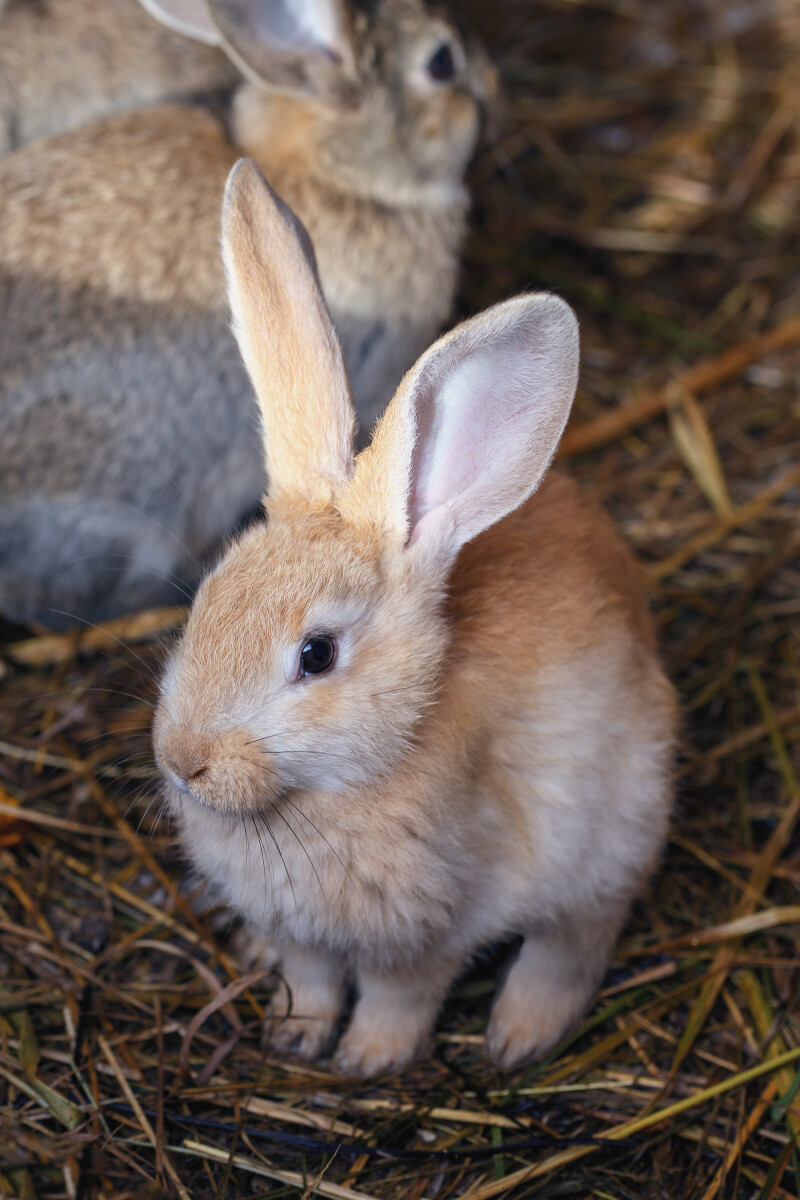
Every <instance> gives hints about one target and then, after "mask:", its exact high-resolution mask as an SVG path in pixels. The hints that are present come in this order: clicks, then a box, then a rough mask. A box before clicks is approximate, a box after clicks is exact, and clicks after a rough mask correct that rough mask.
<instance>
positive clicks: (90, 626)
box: [49, 608, 158, 686]
mask: <svg viewBox="0 0 800 1200" xmlns="http://www.w3.org/2000/svg"><path fill="white" fill-rule="evenodd" d="M49 611H50V612H52V613H55V614H56V616H59V617H66V618H67V619H68V620H70V621H78V622H79V623H80V624H81V625H85V626H86V627H87V628H88V629H98V630H99V631H100V632H101V633H103V634H107V635H108V637H110V638H112V639H113V640H114V641H115V642H116V643H117V644H118V645H119V646H121V647H122V649H123V650H128V651H130V653H131V654H132V655H133V657H134V658H135V659H136V660H137V662H140V663H141V664H142V666H143V667H144V669H145V671H146V672H147V674H148V675H149V676H150V678H151V679H152V680H153V682H154V683H155V684H156V686H157V685H158V677H157V676H156V674H155V672H154V671H152V670H151V668H150V667H149V666H148V665H147V663H146V662H145V660H144V659H143V658H142V656H141V654H137V653H136V651H135V650H134V649H133V647H132V646H130V645H129V644H128V643H127V642H123V640H122V638H119V637H117V635H116V634H115V633H111V631H110V630H109V629H104V628H103V626H102V625H98V624H96V622H94V621H87V620H86V618H85V617H79V616H78V615H77V614H76V613H70V612H65V611H64V610H63V609H60V608H51V609H50V610H49Z"/></svg>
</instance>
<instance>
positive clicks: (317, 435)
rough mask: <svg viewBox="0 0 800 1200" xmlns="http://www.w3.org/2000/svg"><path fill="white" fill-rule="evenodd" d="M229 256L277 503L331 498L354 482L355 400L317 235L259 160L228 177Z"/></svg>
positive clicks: (239, 335) (237, 325) (234, 304)
mask: <svg viewBox="0 0 800 1200" xmlns="http://www.w3.org/2000/svg"><path fill="white" fill-rule="evenodd" d="M222 253H223V259H224V262H225V271H226V275H227V279H228V298H229V300H230V306H231V312H232V315H233V327H234V332H235V334H236V339H237V341H238V343H239V349H240V350H241V353H242V358H243V359H244V363H245V366H246V367H247V370H248V373H249V375H250V378H251V380H252V383H253V387H254V388H255V393H256V399H257V400H258V404H259V408H260V409H261V416H262V418H263V431H264V441H265V453H266V460H267V473H268V476H269V494H270V498H271V500H277V499H290V500H292V501H295V500H299V501H301V502H303V501H305V502H308V503H311V504H327V503H330V501H331V498H332V496H333V495H334V494H335V492H337V491H338V490H339V488H340V487H341V486H342V484H343V483H344V482H345V481H346V480H347V479H349V477H350V474H351V471H352V462H353V427H354V416H353V406H352V402H351V399H350V383H349V380H348V377H347V370H346V368H345V364H344V357H343V355H342V348H341V345H340V343H339V339H338V337H337V335H336V331H335V330H334V328H333V323H332V321H331V318H330V315H329V313H328V309H327V307H326V304H325V300H324V298H323V295H322V292H321V290H320V286H319V280H318V278H317V269H316V263H315V260H314V250H313V248H312V245H311V241H310V239H309V236H308V234H307V233H306V231H305V229H304V228H303V226H302V225H301V223H300V221H299V220H298V219H297V217H296V216H295V215H294V213H293V212H292V211H291V209H290V208H288V207H287V205H285V204H284V203H283V201H282V200H280V199H279V197H278V196H276V194H275V193H274V192H273V191H272V189H271V188H270V187H269V185H268V184H267V182H266V180H265V179H264V177H263V175H262V174H261V172H260V171H259V170H258V168H257V167H256V165H255V164H254V163H253V162H252V161H251V160H250V159H246V158H245V159H240V161H239V162H238V163H237V164H236V166H235V167H234V168H233V170H232V171H231V173H230V175H229V177H228V185H227V187H226V189H225V201H224V204H223V209H222Z"/></svg>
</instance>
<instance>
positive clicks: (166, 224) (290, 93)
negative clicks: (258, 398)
mask: <svg viewBox="0 0 800 1200" xmlns="http://www.w3.org/2000/svg"><path fill="white" fill-rule="evenodd" d="M193 2H194V0H189V4H191V3H193ZM189 4H187V6H186V7H187V8H188V6H189ZM151 6H152V0H151ZM197 7H198V8H199V0H198V4H197ZM203 12H204V13H205V17H206V20H207V19H208V18H209V17H210V18H213V20H214V21H215V22H216V27H217V28H218V29H219V30H220V38H221V40H224V42H225V44H226V48H227V50H228V52H229V53H230V54H231V55H232V56H234V57H236V58H237V61H239V62H240V65H241V66H242V67H243V68H244V69H246V70H247V72H248V73H249V74H250V75H251V76H252V77H257V78H258V79H259V80H260V81H261V83H260V84H257V83H254V82H252V81H250V82H247V83H245V84H244V85H243V86H242V88H241V89H240V91H239V92H238V94H237V97H236V105H235V115H234V120H233V131H232V132H233V140H231V139H230V138H229V136H228V133H227V132H226V131H225V129H223V127H222V125H221V124H220V123H219V122H218V121H217V120H216V119H215V118H213V117H212V116H211V115H210V114H209V113H207V112H203V111H200V110H197V109H187V108H182V107H178V106H175V107H168V108H154V109H147V110H140V111H137V112H132V113H126V114H121V115H118V116H115V117H111V118H108V119H106V120H103V121H100V122H96V123H94V124H92V125H88V126H84V127H83V128H81V129H79V130H76V131H73V132H71V133H68V134H64V135H61V136H60V137H58V138H54V139H52V140H50V141H46V142H40V143H37V144H35V145H33V146H30V147H27V148H25V149H23V150H20V151H17V152H15V153H14V154H11V155H8V156H7V157H6V158H5V159H4V160H3V161H2V163H0V213H1V214H2V217H1V218H0V306H1V307H2V311H3V312H4V314H5V320H4V323H3V325H2V328H0V611H2V612H3V613H5V614H6V615H8V616H11V617H14V618H16V619H30V618H37V619H39V620H42V621H46V622H49V623H51V624H53V623H59V621H63V620H66V619H67V618H66V617H64V616H63V615H62V616H59V614H65V613H68V614H70V616H71V617H76V618H79V619H80V618H83V619H90V620H98V619H104V618H106V617H109V616H112V615H114V614H116V613H119V612H122V611H127V610H132V609H134V608H136V607H139V606H142V605H151V604H160V603H167V602H171V601H174V600H175V599H176V598H177V597H178V596H180V595H181V593H182V590H183V589H185V586H186V585H187V584H188V585H189V586H191V585H192V584H193V583H194V582H195V580H196V578H197V576H198V573H199V571H200V568H201V564H202V559H203V557H204V556H205V555H206V554H207V552H208V551H209V550H210V549H211V548H213V547H214V546H215V545H216V544H218V543H219V542H220V541H221V540H222V539H224V538H225V537H226V536H227V535H228V534H229V533H230V532H231V530H232V529H233V528H234V527H235V525H236V524H237V522H238V521H239V520H240V518H241V517H242V515H243V514H245V513H246V512H247V511H248V510H250V509H252V508H253V507H254V506H256V505H257V504H258V503H259V501H260V498H261V496H262V495H263V491H264V483H265V476H264V472H265V468H264V463H263V453H262V450H261V447H260V440H259V433H258V427H257V423H258V417H257V410H256V407H255V405H254V402H253V398H252V392H251V388H250V385H249V383H248V381H247V378H246V376H245V373H244V371H243V369H242V367H241V364H240V362H239V357H238V353H237V350H236V347H235V344H234V341H233V338H232V336H231V333H230V331H229V328H228V316H227V312H226V307H225V302H224V285H223V280H222V275H221V269H220V265H219V234H218V228H219V226H218V213H219V204H220V198H221V196H222V193H223V188H224V183H225V179H226V176H227V174H228V171H229V169H230V167H231V165H232V163H233V162H234V161H235V160H236V158H237V157H238V155H239V152H240V151H239V147H242V148H243V149H245V150H246V151H247V152H248V153H249V154H251V155H252V156H253V157H254V158H255V159H256V160H257V161H258V163H259V164H260V165H261V167H262V168H263V170H264V171H265V173H266V174H267V176H268V177H269V179H270V181H271V182H272V184H273V186H274V187H275V188H276V190H277V191H278V192H279V193H280V194H281V195H282V196H283V197H284V198H285V200H286V201H287V202H288V203H289V204H290V205H291V206H292V207H293V208H294V209H296V211H297V212H298V213H299V214H300V216H301V218H302V220H303V221H304V222H305V224H306V226H307V228H308V232H309V233H310V235H311V237H312V240H313V242H314V246H315V249H316V253H317V260H318V264H319V271H320V278H321V282H322V285H323V288H324V291H325V294H326V298H327V300H328V303H329V305H330V308H331V311H332V313H333V315H334V319H335V321H336V324H337V329H338V332H339V335H340V337H341V339H342V342H343V345H344V348H345V354H346V359H347V365H348V369H349V371H350V375H351V377H352V381H353V389H354V396H355V401H356V406H357V411H358V415H359V417H360V419H361V422H362V426H363V427H364V428H368V427H370V426H371V425H372V423H373V420H374V418H375V417H376V416H377V415H378V414H379V412H380V411H381V410H382V408H383V407H384V406H385V404H386V403H387V402H388V400H389V398H390V397H391V395H392V392H393V390H394V388H395V386H396V385H397V383H398V381H399V379H400V377H401V376H402V374H403V372H404V371H405V370H406V369H407V368H408V366H410V364H411V363H412V362H413V361H414V359H415V358H416V357H417V356H418V354H419V353H420V352H421V350H422V349H423V348H424V347H425V346H426V345H427V344H428V343H429V342H430V340H431V338H432V337H433V336H435V334H436V332H438V330H439V328H440V327H441V325H442V324H443V323H444V322H445V321H446V319H447V317H448V315H449V313H450V311H451V305H452V297H453V292H454V287H455V280H456V273H457V266H458V252H459V247H460V242H461V238H462V234H463V230H464V223H465V215H466V209H467V196H466V192H465V189H464V187H463V183H462V176H463V171H464V168H465V166H466V163H467V161H468V159H469V157H470V155H471V153H472V150H473V148H474V145H475V141H476V137H477V133H478V128H479V110H480V107H481V105H482V103H483V102H484V100H485V99H486V97H487V94H489V93H491V91H492V88H493V86H494V74H493V72H492V70H491V67H490V66H489V64H488V63H487V61H486V59H485V57H484V55H483V54H482V52H481V51H480V50H479V49H477V48H472V49H467V48H465V45H464V43H463V42H462V41H461V39H460V38H459V36H458V34H457V33H456V31H455V30H454V29H453V28H452V26H450V25H449V24H448V23H446V22H445V21H444V20H443V19H442V18H441V17H439V16H437V15H432V14H431V13H429V12H428V11H427V10H426V8H425V7H424V6H423V4H422V3H421V2H420V0H378V2H377V3H375V4H371V5H369V6H367V7H365V6H363V5H358V6H356V5H353V6H352V7H345V6H344V5H342V4H339V3H337V2H336V0H305V2H304V3H302V4H299V3H298V4H295V3H289V0H285V2H284V3H281V4H263V3H261V2H260V0H209V2H208V4H207V6H206V8H204V9H203ZM301 17H302V19H301Z"/></svg>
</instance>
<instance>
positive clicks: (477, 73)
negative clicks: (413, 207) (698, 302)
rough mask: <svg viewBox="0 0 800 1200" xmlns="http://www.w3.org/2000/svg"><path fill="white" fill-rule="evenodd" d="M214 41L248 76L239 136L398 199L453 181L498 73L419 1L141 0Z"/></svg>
mask: <svg viewBox="0 0 800 1200" xmlns="http://www.w3.org/2000/svg"><path fill="white" fill-rule="evenodd" d="M141 2H142V3H143V4H145V6H146V7H147V8H148V10H149V11H150V12H152V13H153V14H154V15H156V16H159V17H160V18H161V19H162V20H164V21H165V23H168V24H170V25H171V26H172V27H173V28H176V29H181V30H183V32H185V33H187V34H190V35H192V36H195V37H198V38H201V39H202V40H205V41H210V42H216V43H217V44H219V45H221V46H222V47H223V48H224V49H225V50H226V52H227V53H228V54H229V56H230V57H231V58H232V59H233V61H234V62H235V63H236V64H237V66H238V67H239V68H240V69H241V70H242V71H243V73H244V75H245V76H246V78H247V80H248V81H249V83H248V85H247V86H245V87H244V88H242V89H241V90H240V92H239V95H238V97H237V102H236V110H237V115H236V121H235V124H236V130H235V132H236V136H237V141H238V142H239V144H240V145H242V146H244V147H245V148H246V149H247V151H248V153H250V154H252V155H253V156H254V157H255V158H256V159H259V160H260V161H270V148H271V147H272V148H273V152H274V146H275V144H276V142H279V143H280V144H281V146H282V147H286V148H287V149H288V150H289V151H290V157H291V151H294V153H295V155H296V156H298V157H299V158H300V159H301V160H302V162H303V164H304V166H305V168H306V169H307V170H310V171H312V172H313V171H316V172H323V173H325V174H327V175H328V176H330V175H333V176H334V177H337V176H338V177H339V178H340V179H341V182H342V185H343V186H345V187H348V188H350V189H353V190H357V191H362V192H367V193H369V194H372V193H374V192H378V193H379V194H381V195H387V196H390V197H391V198H392V199H396V196H397V192H398V190H399V191H400V192H401V194H402V193H404V192H407V191H409V190H411V189H413V187H414V186H417V187H418V186H420V185H429V186H430V185H434V186H438V187H440V188H441V187H444V188H445V189H446V188H448V187H450V188H452V187H454V186H457V185H458V184H460V180H461V176H462V174H463V172H464V169H465V167H466V165H467V162H468V161H469V158H470V156H471V154H472V152H473V150H474V148H475V144H476V141H477V137H478V133H479V127H480V119H481V112H482V110H483V109H485V108H486V107H487V106H490V105H491V104H492V102H493V101H494V99H495V97H496V93H497V78H496V74H495V71H494V69H493V68H492V66H491V65H490V63H489V61H488V58H487V57H486V55H485V53H484V51H483V50H482V49H481V48H480V47H479V46H478V45H477V44H475V43H474V42H472V41H470V40H469V39H468V38H467V37H466V36H465V35H461V34H460V33H459V32H458V31H457V30H456V28H455V26H454V25H453V24H452V22H451V21H449V20H447V19H446V18H445V17H444V16H442V15H440V14H439V13H437V12H434V11H431V10H429V9H428V8H427V7H426V5H425V4H424V3H422V0H352V2H351V3H346V2H345V0H141Z"/></svg>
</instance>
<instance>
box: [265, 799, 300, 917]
mask: <svg viewBox="0 0 800 1200" xmlns="http://www.w3.org/2000/svg"><path fill="white" fill-rule="evenodd" d="M261 818H262V820H263V822H264V826H265V828H266V830H267V833H268V834H269V836H270V837H271V838H272V841H273V843H274V845H275V849H276V850H277V851H278V857H279V858H280V860H281V862H282V863H283V869H284V871H285V872H286V879H287V881H288V883H289V890H290V891H291V893H292V902H293V904H294V915H295V920H296V921H297V928H298V931H299V929H300V910H299V909H298V907H297V897H296V896H295V894H294V884H293V883H292V877H291V875H290V874H289V868H288V867H287V865H286V859H285V858H284V857H283V851H282V850H281V848H280V846H279V845H278V839H277V838H276V837H275V834H274V833H273V832H272V827H271V825H270V823H269V821H268V820H267V815H266V813H264V812H262V813H261Z"/></svg>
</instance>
